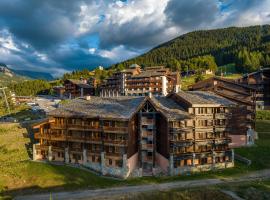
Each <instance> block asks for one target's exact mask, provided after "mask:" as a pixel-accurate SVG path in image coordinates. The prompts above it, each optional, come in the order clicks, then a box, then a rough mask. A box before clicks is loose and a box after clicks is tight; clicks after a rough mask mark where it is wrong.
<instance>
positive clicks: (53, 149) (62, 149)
mask: <svg viewBox="0 0 270 200" xmlns="http://www.w3.org/2000/svg"><path fill="white" fill-rule="evenodd" d="M52 151H58V152H65V148H64V147H57V146H52Z"/></svg>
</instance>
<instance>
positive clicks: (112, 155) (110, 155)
mask: <svg viewBox="0 0 270 200" xmlns="http://www.w3.org/2000/svg"><path fill="white" fill-rule="evenodd" d="M105 157H114V158H119V157H120V158H121V157H122V153H120V152H119V153H113V152H106V153H105Z"/></svg>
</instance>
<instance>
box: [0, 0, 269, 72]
mask: <svg viewBox="0 0 270 200" xmlns="http://www.w3.org/2000/svg"><path fill="white" fill-rule="evenodd" d="M266 2H268V3H269V0H245V1H243V0H169V1H168V3H167V1H166V0H159V1H155V0H136V1H122V3H119V2H118V1H110V0H100V1H98V0H76V1H75V0H44V1H42V0H0V62H1V61H2V62H3V61H4V62H5V63H7V64H10V65H12V66H14V68H17V69H18V68H21V69H24V70H25V68H27V69H29V70H34V71H47V72H48V71H49V72H50V73H52V74H56V73H57V71H60V72H63V71H64V70H73V69H76V68H77V69H78V68H85V67H94V66H97V65H105V66H108V65H110V64H112V63H115V62H117V61H119V60H123V59H127V58H129V57H132V56H135V55H138V54H140V53H142V52H145V51H146V50H148V49H150V48H152V47H154V46H156V45H158V44H160V43H162V42H165V41H167V40H169V39H172V38H173V37H176V36H178V35H180V34H182V33H184V32H187V31H191V30H195V29H203V28H213V27H224V26H228V25H239V23H242V22H241V20H240V21H239V19H241V17H242V15H243V13H247V12H249V13H248V14H250V12H253V13H254V12H255V13H256V12H260V11H261V10H262V9H264V13H266V14H265V18H267V19H268V21H269V15H268V17H267V14H268V13H270V12H269V11H270V9H268V10H267V6H264V8H262V9H261V7H263V6H262V5H270V4H265V3H266ZM82 5H84V6H85V9H86V11H85V12H84V13H83V16H82V15H80V12H81V11H82V10H81V6H82ZM259 8H260V9H259ZM267 11H268V12H267ZM247 16H249V15H247ZM92 17H93V18H92ZM244 19H246V18H244ZM236 21H237V23H238V24H237V23H236ZM251 21H252V19H251ZM254 23H256V21H255V22H254ZM80 28H82V29H83V30H80ZM3 30H4V32H2V33H3V34H2V35H1V31H3ZM1 38H2V41H1ZM3 38H4V40H3ZM1 43H3V44H1ZM1 50H2V51H1Z"/></svg>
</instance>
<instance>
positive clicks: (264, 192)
mask: <svg viewBox="0 0 270 200" xmlns="http://www.w3.org/2000/svg"><path fill="white" fill-rule="evenodd" d="M217 187H218V188H220V189H225V190H230V191H233V192H234V193H236V194H237V195H238V196H239V197H242V198H243V199H246V200H253V199H254V197H256V200H264V199H265V200H266V199H270V180H263V181H261V180H256V181H250V182H247V183H243V182H242V183H231V184H227V185H222V186H217Z"/></svg>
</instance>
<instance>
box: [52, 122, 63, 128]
mask: <svg viewBox="0 0 270 200" xmlns="http://www.w3.org/2000/svg"><path fill="white" fill-rule="evenodd" d="M64 128H66V124H56V123H52V124H51V129H64Z"/></svg>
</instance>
